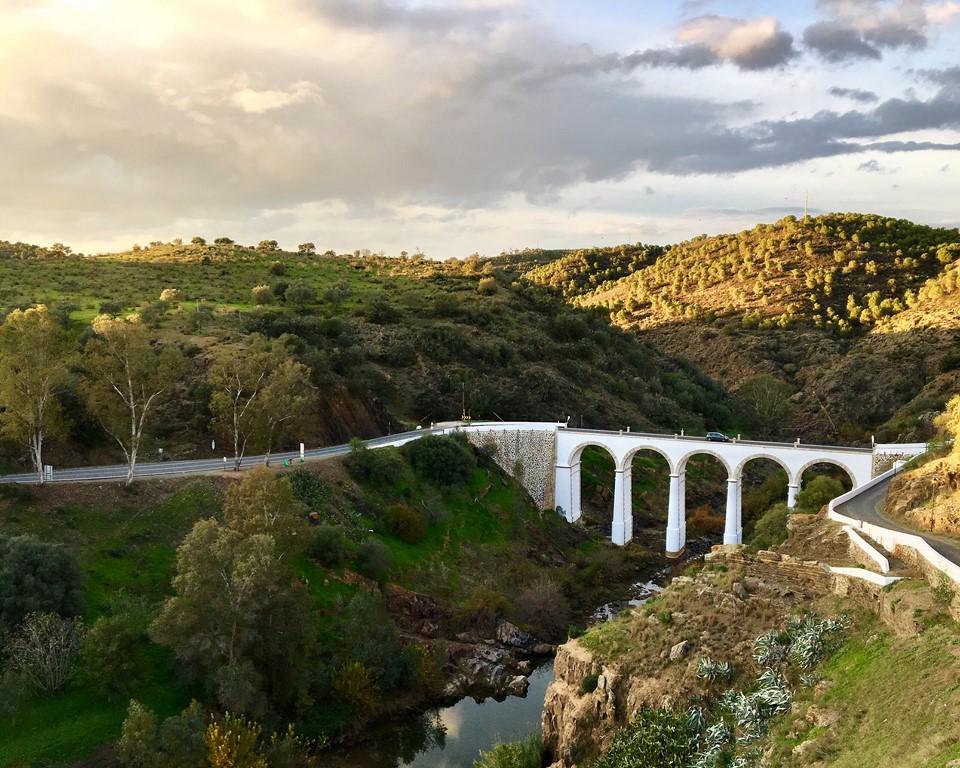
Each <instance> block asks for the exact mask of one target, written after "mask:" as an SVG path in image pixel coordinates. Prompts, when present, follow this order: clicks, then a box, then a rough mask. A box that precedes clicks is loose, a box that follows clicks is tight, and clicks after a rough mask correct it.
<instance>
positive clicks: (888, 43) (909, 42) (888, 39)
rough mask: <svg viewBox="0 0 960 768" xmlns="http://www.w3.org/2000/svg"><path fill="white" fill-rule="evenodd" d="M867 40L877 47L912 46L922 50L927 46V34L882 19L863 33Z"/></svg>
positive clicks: (905, 25)
mask: <svg viewBox="0 0 960 768" xmlns="http://www.w3.org/2000/svg"><path fill="white" fill-rule="evenodd" d="M863 38H864V40H867V41H869V42H871V43H873V44H874V45H876V46H878V47H879V48H913V49H915V50H922V49H924V48H926V47H927V36H926V35H925V34H923V32H921V31H920V30H918V29H914V28H911V27H910V26H909V25H907V24H903V23H898V22H895V21H890V20H888V21H883V22H881V23H879V24H877V26H875V27H873V28H870V29H867V30H865V31H864V33H863Z"/></svg>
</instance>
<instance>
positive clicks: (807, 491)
mask: <svg viewBox="0 0 960 768" xmlns="http://www.w3.org/2000/svg"><path fill="white" fill-rule="evenodd" d="M842 493H843V484H842V483H841V482H840V481H839V480H836V479H835V478H832V477H827V476H825V475H821V476H819V477H815V478H813V480H811V481H810V482H808V483H807V484H806V485H805V486H804V487H803V490H802V491H800V492H799V493H798V494H797V507H796V511H797V512H800V513H803V512H807V513H810V514H813V513H815V512H819V511H820V508H821V507H823V506H824V505H825V504H829V503H830V500H831V499H835V498H836V497H837V496H839V495H840V494H842Z"/></svg>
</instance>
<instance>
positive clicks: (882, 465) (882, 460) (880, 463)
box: [873, 443, 927, 475]
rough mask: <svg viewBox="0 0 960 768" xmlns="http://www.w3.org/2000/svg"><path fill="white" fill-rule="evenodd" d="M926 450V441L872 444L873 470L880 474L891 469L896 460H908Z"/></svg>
mask: <svg viewBox="0 0 960 768" xmlns="http://www.w3.org/2000/svg"><path fill="white" fill-rule="evenodd" d="M926 452H927V444H926V443H876V444H875V445H874V446H873V472H874V474H875V475H880V474H881V473H883V472H886V471H887V470H888V469H892V468H893V467H894V466H895V465H896V463H897V462H898V461H910V459H912V458H914V457H915V456H919V455H920V454H921V453H926Z"/></svg>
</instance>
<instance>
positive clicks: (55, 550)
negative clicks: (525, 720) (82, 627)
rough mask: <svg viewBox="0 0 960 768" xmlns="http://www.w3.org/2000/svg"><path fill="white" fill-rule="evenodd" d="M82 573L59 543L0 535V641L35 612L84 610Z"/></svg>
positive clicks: (69, 613) (68, 613) (73, 613)
mask: <svg viewBox="0 0 960 768" xmlns="http://www.w3.org/2000/svg"><path fill="white" fill-rule="evenodd" d="M81 580H82V572H81V571H80V564H79V563H78V562H77V558H76V556H75V555H74V554H73V553H72V552H70V551H69V550H68V549H66V548H65V547H64V546H62V545H60V544H51V543H47V542H40V541H37V540H36V539H34V538H31V537H29V536H16V537H13V538H3V537H0V640H2V637H3V635H4V634H6V633H7V632H10V631H11V630H12V629H13V628H14V627H16V626H17V625H18V624H19V623H20V622H21V621H22V620H23V618H24V617H25V616H26V615H27V614H28V613H32V612H41V613H44V612H47V613H58V614H60V615H61V616H67V617H69V616H79V615H80V614H82V613H83V588H82V586H81V584H82V581H81Z"/></svg>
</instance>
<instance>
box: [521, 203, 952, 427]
mask: <svg viewBox="0 0 960 768" xmlns="http://www.w3.org/2000/svg"><path fill="white" fill-rule="evenodd" d="M646 253H650V251H646ZM583 256H584V257H587V258H592V262H593V263H594V264H595V265H596V267H597V268H602V267H603V265H604V263H606V262H607V261H609V260H610V259H614V258H615V255H614V254H613V253H612V252H608V253H607V254H605V255H604V257H603V258H600V257H598V256H596V255H593V256H592V257H591V256H589V255H588V254H587V253H586V252H584V254H583ZM958 256H960V232H958V231H957V230H955V229H949V230H947V229H934V228H930V227H924V226H920V225H916V224H912V223H911V222H908V221H904V220H895V219H887V218H882V217H879V216H873V215H862V214H830V215H827V216H819V217H816V218H811V219H809V220H808V221H806V222H803V221H798V220H797V219H795V218H794V217H787V218H785V219H782V220H781V221H779V222H777V223H776V224H772V225H766V224H761V225H758V226H757V227H755V228H754V229H752V230H749V231H745V232H740V233H738V234H736V235H721V236H716V237H707V236H701V237H698V238H695V239H693V240H690V241H687V242H684V243H680V244H678V245H675V246H672V247H669V248H666V249H664V250H663V253H662V254H660V255H659V257H658V258H656V259H655V260H652V261H651V263H639V262H638V260H637V259H633V260H632V261H631V267H630V268H631V269H632V271H631V273H630V274H628V275H626V276H624V277H622V278H620V279H618V280H616V281H615V282H613V283H612V284H611V283H607V284H603V285H599V286H598V287H596V288H594V287H593V286H591V285H590V284H589V283H588V282H584V281H582V280H581V281H579V282H578V281H577V276H578V275H580V274H581V273H582V272H583V269H582V268H581V267H577V266H573V265H571V266H569V267H567V268H566V272H567V274H568V276H569V279H565V278H564V277H558V276H557V275H556V274H555V272H556V270H558V269H561V267H562V266H563V265H564V263H565V261H567V262H569V260H570V257H569V256H567V257H564V258H562V259H560V260H557V261H556V262H555V263H554V265H553V266H554V272H551V271H550V270H551V265H543V266H538V267H537V268H535V269H533V270H530V271H528V272H527V273H526V274H525V276H524V279H525V280H529V281H530V282H532V283H535V284H540V283H545V284H551V285H557V286H560V287H561V289H563V290H565V291H567V292H568V293H569V294H570V295H576V297H577V299H576V301H577V303H578V304H580V305H581V306H588V307H603V308H604V309H606V310H607V311H608V312H609V313H610V317H611V320H612V321H613V322H614V323H615V324H617V325H619V326H621V327H623V328H626V329H630V330H631V331H633V332H634V333H635V334H636V336H637V338H638V339H640V340H641V341H643V342H645V343H648V344H650V345H652V346H653V347H654V348H656V349H660V350H662V351H664V352H665V353H667V354H670V355H676V356H682V357H685V358H687V359H689V360H690V361H691V362H692V363H693V364H694V365H695V366H697V368H698V369H700V370H703V371H704V372H706V373H708V374H710V375H711V376H714V377H716V378H718V379H719V380H720V381H722V382H723V383H724V384H725V385H726V386H727V387H728V388H729V389H730V390H731V391H733V392H736V391H737V390H739V389H740V388H741V387H742V385H743V384H744V383H746V382H748V381H750V380H751V379H755V378H756V377H759V376H768V377H774V379H776V380H778V381H779V382H782V384H783V385H784V389H785V390H789V391H790V392H794V393H796V394H795V396H794V397H793V399H792V402H793V405H794V406H795V408H796V410H795V412H794V414H793V416H792V418H789V424H788V425H786V428H785V429H784V431H785V433H787V434H793V435H797V436H801V437H803V438H805V439H811V438H816V439H823V438H824V437H832V438H833V439H844V440H854V439H861V440H862V439H865V438H866V439H869V438H868V435H869V434H870V433H871V432H876V433H877V435H878V437H880V438H882V439H897V438H898V437H905V438H906V437H911V436H915V435H918V434H920V435H922V434H925V431H924V429H923V427H924V424H923V422H922V421H921V422H918V417H921V418H922V417H923V415H924V414H925V413H926V412H927V411H930V410H936V409H937V408H938V407H939V406H941V405H942V403H943V400H944V399H945V398H946V396H947V395H948V394H949V393H950V392H951V391H952V390H953V389H955V387H956V384H957V378H956V376H955V375H954V373H953V371H954V369H955V368H956V365H957V361H956V360H955V355H954V354H953V353H952V349H951V348H952V347H953V346H954V345H955V343H956V342H957V341H958V340H960V333H958V328H960V324H958V312H960V308H958V306H957V304H958V302H957V296H956V286H957V277H958V273H957V272H956V271H955V259H956V258H957V257H958ZM621 258H622V257H621ZM742 405H749V403H743V404H742ZM745 426H747V427H749V428H752V429H753V431H754V433H763V432H767V433H769V432H770V431H771V430H775V428H776V427H778V426H780V425H778V424H771V423H754V424H750V425H745Z"/></svg>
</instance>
